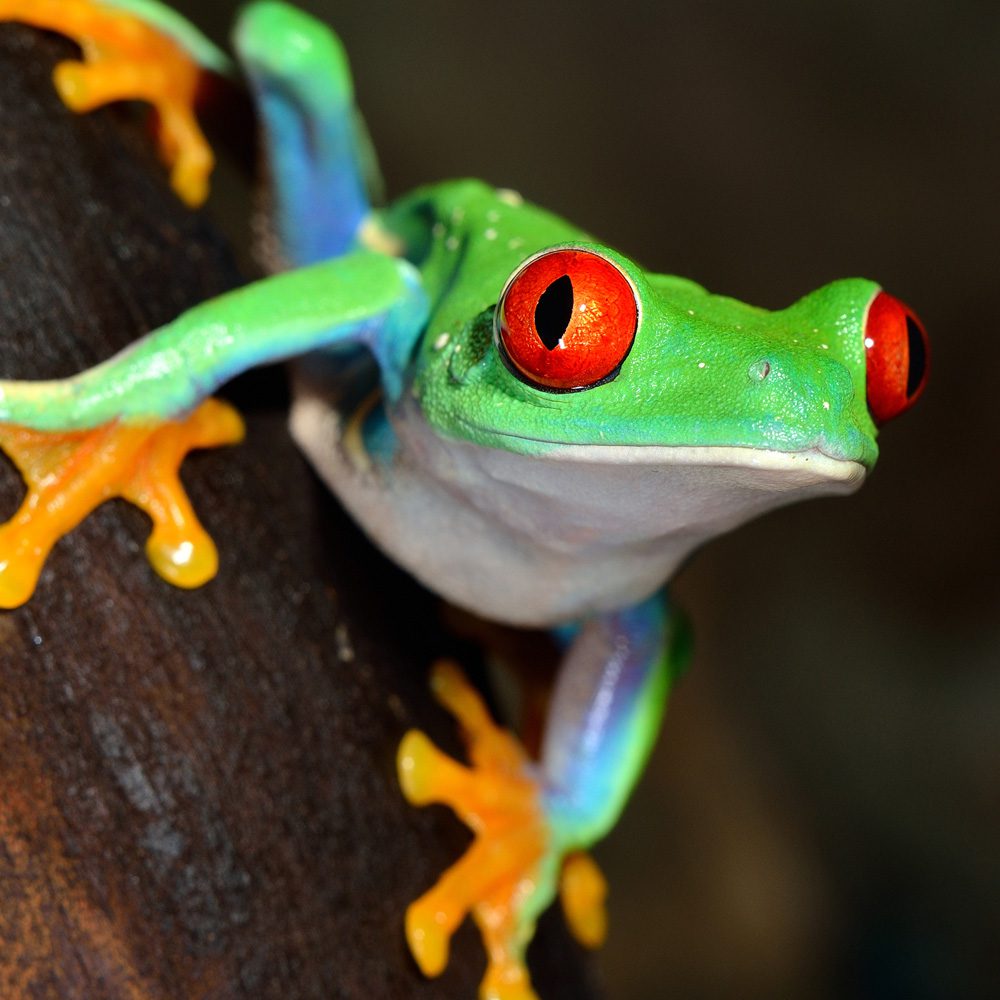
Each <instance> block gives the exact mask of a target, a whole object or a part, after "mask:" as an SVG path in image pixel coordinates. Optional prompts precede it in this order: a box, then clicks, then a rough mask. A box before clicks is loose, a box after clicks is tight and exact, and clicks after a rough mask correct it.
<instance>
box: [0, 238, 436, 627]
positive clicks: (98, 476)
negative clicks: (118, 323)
mask: <svg viewBox="0 0 1000 1000" xmlns="http://www.w3.org/2000/svg"><path fill="white" fill-rule="evenodd" d="M426 316H427V304H426V298H425V295H424V292H423V290H422V288H421V286H420V282H419V279H418V277H417V275H416V272H415V271H414V270H413V268H412V267H411V266H410V265H409V264H407V263H406V262H405V261H400V260H396V259H395V258H390V257H385V256H383V255H381V254H375V253H369V252H366V251H357V252H355V253H350V254H346V255H345V256H343V257H340V258H338V259H337V260H333V261H327V262H326V263H323V264H317V265H314V266H313V267H310V268H303V269H302V270H300V271H297V272H294V273H289V274H282V275H278V276H275V277H272V278H267V279H265V280H264V281H260V282H258V283H256V284H254V285H249V286H247V287H246V288H242V289H239V290H238V291H235V292H230V293H229V294H227V295H223V296H220V297H219V298H217V299H212V300H211V301H209V302H205V303H203V304H201V305H198V306H196V307H195V308H193V309H191V310H189V311H188V312H186V313H183V314H182V315H181V316H179V317H178V318H177V319H176V320H174V321H173V322H172V323H169V324H167V325H166V326H164V327H161V328H160V329H159V330H156V331H154V332H153V333H151V334H150V335H149V336H147V337H145V338H144V339H143V340H141V341H139V342H138V343H137V344H135V345H133V346H132V347H130V348H128V349H126V350H125V351H122V352H121V353H120V354H118V355H116V356H115V357H113V358H111V359H110V360H108V361H106V362H104V363H103V364H101V365H98V366H97V367H95V368H92V369H90V370H88V371H85V372H83V373H81V374H80V375H77V376H74V377H73V378H68V379H63V380H58V381H52V382H0V421H3V422H2V423H0V447H2V448H3V449H4V450H5V451H6V452H7V453H8V454H9V455H10V456H11V458H12V459H13V460H14V462H15V463H16V464H17V466H18V468H19V469H20V470H21V472H22V474H23V475H24V478H25V480H26V482H27V484H28V494H27V496H26V497H25V499H24V502H23V503H22V505H21V508H20V509H19V510H18V512H17V513H16V514H15V515H14V517H13V518H12V519H11V520H10V521H8V522H7V523H6V524H4V525H3V526H0V607H7V608H9V607H17V606H18V605H19V604H22V603H23V602H24V601H26V600H27V599H28V598H29V597H30V596H31V594H32V591H33V590H34V587H35V584H36V582H37V580H38V575H39V573H40V572H41V568H42V564H43V563H44V561H45V558H46V556H47V555H48V553H49V551H50V550H51V548H52V546H53V545H54V544H55V542H56V541H57V540H58V539H59V538H61V537H62V536H63V535H64V534H66V533H67V532H68V531H71V530H72V529H73V528H74V527H75V526H76V525H77V524H79V522H80V521H81V520H82V519H83V518H84V517H85V516H86V515H87V514H88V513H89V512H90V511H91V510H93V509H94V507H96V506H97V505H98V504H100V503H102V502H103V501H104V500H107V499H109V498H111V497H113V496H122V497H124V498H125V499H127V500H130V501H132V502H133V503H135V504H136V505H137V506H139V507H141V508H142V509H143V510H144V511H146V513H148V514H149V515H150V517H151V518H152V519H153V533H152V535H151V536H150V539H149V543H148V544H147V547H146V551H147V554H148V556H149V558H150V561H151V562H152V563H153V566H154V567H155V568H156V570H157V571H158V572H159V573H160V574H161V575H162V576H164V577H165V578H166V579H168V580H170V581H171V582H173V583H175V584H178V585H180V586H186V587H194V586H198V585H200V584H202V583H204V582H205V581H206V580H208V579H210V578H211V577H212V576H213V575H214V574H215V570H216V566H217V557H216V553H215V548H214V546H213V545H212V542H211V540H210V539H209V537H208V536H207V534H206V533H205V531H204V530H203V529H202V527H201V526H200V525H199V524H198V522H197V519H196V517H195V515H194V512H193V511H192V510H191V505H190V502H189V501H188V499H187V496H186V495H185V493H184V490H183V487H182V486H181V484H180V480H179V478H178V475H177V470H178V467H179V466H180V463H181V461H182V460H183V458H184V456H185V454H186V453H187V451H189V450H190V449H192V448H204V447H210V446H213V445H219V444H225V443H230V442H233V441H235V440H238V439H239V437H240V436H241V434H242V423H241V421H240V419H239V417H238V416H237V415H236V413H235V411H233V410H232V408H231V407H229V406H227V405H226V404H223V403H219V402H217V401H215V400H207V401H206V402H203V403H200V401H201V400H205V398H206V397H207V396H208V395H209V393H211V392H212V390H213V389H215V388H216V387H217V386H218V385H220V384H221V383H223V382H225V381H227V380H228V379H230V378H232V377H233V376H234V375H237V374H238V373H239V372H242V371H244V370H246V369H248V368H251V367H254V366H256V365H260V364H266V363H268V362H270V361H277V360H280V359H282V358H287V357H289V356H290V355H293V354H302V353H304V352H307V351H311V350H314V349H317V348H320V347H326V346H331V345H335V344H362V345H365V346H367V347H368V348H369V349H370V350H371V351H372V353H373V354H374V355H375V357H376V358H377V360H378V362H379V364H380V366H381V368H382V375H383V384H384V386H385V388H386V391H387V392H389V393H398V392H399V391H400V387H401V384H402V375H403V369H404V366H405V364H406V360H407V358H408V357H409V354H410V351H411V350H412V347H413V344H414V342H415V341H416V339H417V338H418V336H419V335H420V332H421V331H422V329H423V326H424V323H425V322H426ZM199 403H200V405H199Z"/></svg>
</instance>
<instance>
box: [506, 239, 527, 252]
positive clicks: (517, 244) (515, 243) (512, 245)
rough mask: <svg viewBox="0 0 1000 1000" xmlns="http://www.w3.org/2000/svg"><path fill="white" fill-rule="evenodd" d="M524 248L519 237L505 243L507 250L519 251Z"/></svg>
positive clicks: (522, 241)
mask: <svg viewBox="0 0 1000 1000" xmlns="http://www.w3.org/2000/svg"><path fill="white" fill-rule="evenodd" d="M523 246H524V240H522V239H521V237H520V236H515V237H514V238H513V239H512V240H508V241H507V249H508V250H520V249H521V247H523Z"/></svg>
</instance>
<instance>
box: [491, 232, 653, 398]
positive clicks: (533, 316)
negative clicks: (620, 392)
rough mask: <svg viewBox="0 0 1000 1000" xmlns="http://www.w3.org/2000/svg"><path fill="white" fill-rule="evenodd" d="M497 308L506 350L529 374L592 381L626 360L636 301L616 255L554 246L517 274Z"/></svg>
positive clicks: (541, 379)
mask: <svg viewBox="0 0 1000 1000" xmlns="http://www.w3.org/2000/svg"><path fill="white" fill-rule="evenodd" d="M496 316H497V323H496V329H497V338H498V340H499V342H500V345H501V347H502V349H503V352H504V355H505V356H506V358H507V360H508V361H509V362H510V365H511V366H512V367H513V368H514V369H515V370H516V372H519V373H520V374H521V375H523V376H524V378H525V380H526V381H528V382H531V383H533V384H534V385H538V386H541V387H543V388H546V389H589V388H590V387H591V386H594V385H597V384H598V383H599V382H604V381H606V380H607V379H609V378H611V377H612V376H613V375H614V374H615V373H616V372H617V371H618V369H619V367H621V363H622V362H623V361H624V360H625V356H626V355H627V354H628V352H629V349H630V348H631V347H632V341H633V340H634V338H635V330H636V326H637V325H638V321H639V307H638V305H637V304H636V297H635V290H634V289H633V288H632V284H631V282H630V281H629V280H628V278H626V277H625V275H624V274H622V272H621V271H620V270H619V269H618V268H617V267H616V266H615V265H614V264H612V263H611V261H609V260H606V259H605V258H604V257H601V256H600V255H599V254H596V253H591V252H590V251H589V250H552V251H551V252H549V253H545V254H542V255H541V256H540V257H536V258H534V260H530V261H528V263H527V264H525V265H524V266H523V267H522V268H521V270H520V271H517V272H516V273H515V274H514V276H513V277H512V278H511V279H510V281H509V282H508V283H507V287H506V289H505V290H504V293H503V295H502V296H501V298H500V303H499V305H498V306H497V313H496Z"/></svg>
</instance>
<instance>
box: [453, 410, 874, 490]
mask: <svg viewBox="0 0 1000 1000" xmlns="http://www.w3.org/2000/svg"><path fill="white" fill-rule="evenodd" d="M462 422H463V423H465V425H466V426H467V427H468V428H469V429H470V430H480V428H475V427H474V425H472V424H470V423H468V422H466V421H462ZM492 433H493V434H494V435H497V436H499V437H502V438H505V439H507V440H509V441H521V442H524V443H525V444H535V445H538V446H541V447H542V448H545V449H546V450H545V452H544V455H545V459H546V461H560V462H562V461H565V462H579V463H593V464H596V465H620V466H629V465H632V466H635V465H659V466H670V465H678V466H701V467H703V468H712V467H714V468H740V469H746V470H747V471H748V472H750V473H753V472H761V473H778V474H780V475H783V476H787V477H788V479H789V485H798V484H807V483H814V482H828V483H831V484H835V483H839V484H841V485H842V486H843V487H844V489H845V490H846V491H850V490H854V489H857V487H859V486H860V485H861V484H862V483H863V482H864V480H865V477H866V476H867V475H868V469H867V468H866V467H865V466H864V465H862V463H861V462H857V461H854V460H853V459H846V458H834V457H832V456H830V455H827V454H825V453H824V452H822V451H820V450H819V449H818V448H803V449H800V450H798V451H776V450H773V449H764V448H745V447H734V446H729V445H661V444H650V445H642V444H635V445H629V444H625V445H621V444H614V445H610V444H586V445H582V444H569V443H565V442H561V441H546V440H542V439H539V438H531V437H526V436H523V435H520V434H507V433H504V432H499V431H496V430H494V431H492ZM517 450H518V451H524V450H525V449H524V448H523V447H522V448H520V449H517Z"/></svg>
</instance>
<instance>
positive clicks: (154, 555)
mask: <svg viewBox="0 0 1000 1000" xmlns="http://www.w3.org/2000/svg"><path fill="white" fill-rule="evenodd" d="M242 437H243V421H242V419H241V417H240V416H239V414H238V413H237V412H236V411H235V410H234V409H233V408H232V407H231V406H230V405H229V404H228V403H224V402H221V401H220V400H217V399H208V400H206V401H205V402H204V403H202V404H201V405H200V406H198V408H197V409H195V410H194V411H192V412H191V413H190V414H189V415H188V416H187V417H185V418H184V419H182V420H168V421H163V422H159V423H149V422H145V423H139V424H133V423H125V422H116V423H112V424H105V425H103V426H101V427H96V428H94V429H93V430H87V431H70V432H48V431H36V430H30V429H28V428H24V427H19V426H16V425H13V424H0V448H2V449H3V450H4V451H5V452H6V453H7V454H8V455H9V456H10V457H11V459H12V460H13V462H14V464H15V465H16V466H17V467H18V469H19V470H20V472H21V475H22V476H23V477H24V480H25V482H26V483H27V485H28V493H27V495H26V496H25V498H24V501H23V503H22V504H21V507H20V509H19V510H18V511H17V513H16V514H15V515H14V516H13V517H12V518H11V519H10V520H9V521H7V522H6V524H3V525H0V607H2V608H16V607H18V606H19V605H21V604H23V603H24V602H25V601H27V600H28V598H29V597H31V595H32V593H33V592H34V589H35V585H36V583H37V582H38V576H39V574H40V573H41V570H42V566H43V564H44V562H45V559H46V557H47V556H48V554H49V552H50V551H51V549H52V546H53V545H55V543H56V542H57V541H58V540H59V539H60V538H61V537H62V536H63V535H65V534H67V532H69V531H71V530H72V529H73V528H75V527H76V525H78V524H79V523H80V521H82V520H83V519H84V518H85V517H86V516H87V514H89V513H90V512H91V511H92V510H93V509H94V508H95V507H97V506H98V505H99V504H101V503H103V502H104V501H105V500H109V499H111V498H112V497H124V499H126V500H129V501H131V502H132V503H134V504H135V505H136V506H137V507H139V508H141V509H142V510H144V511H145V512H146V513H147V514H148V515H149V516H150V517H151V518H152V520H153V531H152V533H151V534H150V536H149V540H148V541H147V543H146V554H147V556H148V557H149V560H150V562H151V563H152V564H153V567H154V569H155V570H156V571H157V572H158V573H159V574H160V576H162V577H164V579H166V580H168V581H170V582H171V583H173V584H175V585H177V586H179V587H197V586H200V585H201V584H203V583H205V582H207V581H208V580H210V579H211V578H212V577H213V576H214V575H215V572H216V569H217V568H218V555H217V553H216V549H215V545H214V543H213V542H212V539H211V538H210V537H209V536H208V534H207V533H206V532H205V529H204V528H203V527H202V526H201V524H200V523H199V522H198V518H197V516H196V514H195V513H194V510H193V509H192V507H191V502H190V501H189V500H188V497H187V494H186V493H185V492H184V487H183V486H182V485H181V482H180V479H179V477H178V469H179V467H180V464H181V462H182V461H183V460H184V457H185V455H187V453H188V452H189V451H191V450H192V449H194V448H211V447H215V446H218V445H224V444H234V443H236V442H237V441H240V440H241V439H242Z"/></svg>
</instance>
